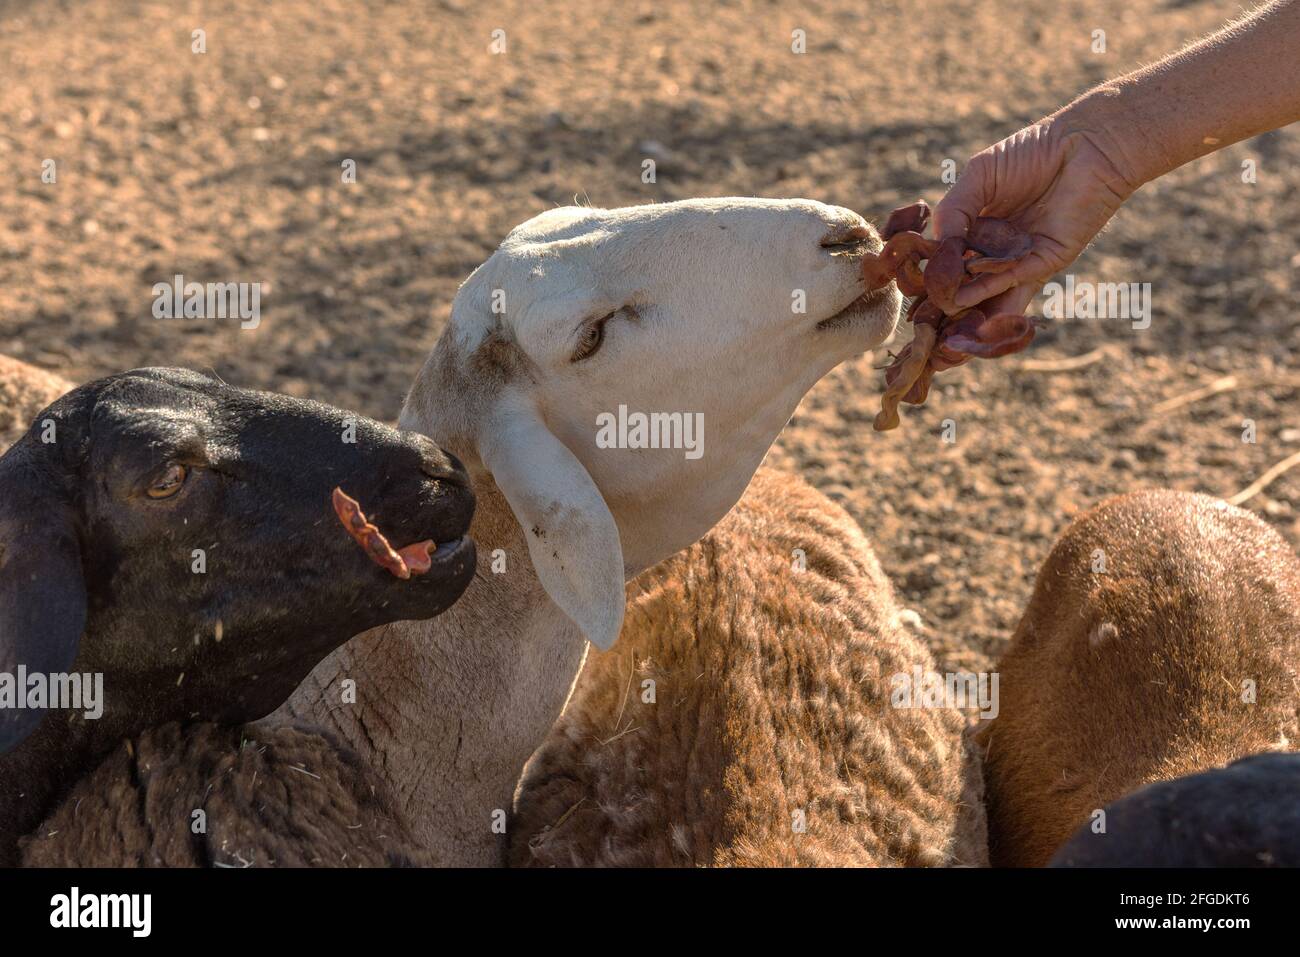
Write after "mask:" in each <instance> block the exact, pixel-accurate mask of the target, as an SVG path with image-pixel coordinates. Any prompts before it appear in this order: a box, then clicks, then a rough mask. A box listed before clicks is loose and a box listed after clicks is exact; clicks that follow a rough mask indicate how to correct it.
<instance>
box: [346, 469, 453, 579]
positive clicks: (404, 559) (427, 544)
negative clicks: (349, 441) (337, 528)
mask: <svg viewBox="0 0 1300 957" xmlns="http://www.w3.org/2000/svg"><path fill="white" fill-rule="evenodd" d="M332 501H333V505H334V514H335V515H337V516H338V519H339V522H340V523H342V525H343V527H344V529H346V530H347V533H348V534H349V535H351V536H352V538H353V540H354V541H355V542H356V543H357V544H358V545H360V546H361V550H362V551H363V552H365V553H366V555H367V556H368V557H369V558H370V560H371V561H372V562H374V563H375V564H376V565H378V566H379V567H380V568H382V569H384V570H385V571H387V572H389V573H391V574H392V575H393V576H394V577H396V578H401V579H403V580H405V579H408V578H410V577H411V576H412V575H424V574H426V573H427V572H428V571H429V570H430V569H432V568H433V567H434V566H435V565H442V564H444V563H446V562H447V561H449V560H450V559H452V558H454V557H455V556H456V555H459V554H461V553H462V552H463V551H464V550H465V549H466V548H468V547H469V546H470V540H469V538H468V537H467V536H465V535H462V536H460V537H459V538H457V539H454V540H453V541H450V542H441V543H439V542H435V541H434V540H433V539H431V538H426V539H425V540H424V541H420V542H413V543H412V544H410V545H406V546H403V547H402V548H394V547H393V546H392V545H391V544H389V541H388V539H387V538H385V537H384V533H383V532H381V531H380V530H379V529H378V528H377V527H375V525H374V524H372V523H371V522H370V520H369V519H367V518H366V514H365V512H363V511H361V505H360V504H359V503H358V502H357V500H356V499H354V498H352V497H351V496H350V495H348V494H347V493H346V492H344V491H343V489H341V488H336V489H334V494H333V496H332Z"/></svg>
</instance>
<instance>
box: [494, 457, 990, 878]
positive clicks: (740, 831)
mask: <svg viewBox="0 0 1300 957" xmlns="http://www.w3.org/2000/svg"><path fill="white" fill-rule="evenodd" d="M899 611H900V609H899V606H898V603H897V602H896V600H895V598H894V594H893V591H892V589H891V588H890V586H889V583H888V581H887V579H886V578H885V576H884V574H883V572H882V570H881V568H880V565H879V563H878V561H877V560H876V557H875V555H874V553H873V551H872V549H871V546H870V544H869V543H868V541H867V539H866V537H865V536H864V535H863V533H862V531H861V529H859V528H858V526H857V524H856V523H855V522H854V521H853V519H852V518H851V517H850V516H849V515H848V514H847V513H846V512H844V511H843V509H841V508H839V507H838V506H836V505H834V504H833V503H832V502H830V501H829V500H828V499H826V498H825V497H824V496H823V495H821V494H820V493H819V492H817V491H815V490H814V489H812V488H811V487H810V486H808V485H807V484H806V483H805V482H803V481H802V480H801V479H798V478H796V477H794V476H790V475H787V474H782V473H779V472H775V471H772V470H770V469H762V470H760V471H759V472H758V474H757V475H756V476H755V478H754V481H753V482H752V484H751V485H750V488H749V489H748V491H747V492H746V494H745V496H744V497H743V498H742V499H741V501H740V503H739V504H738V505H737V506H736V508H734V509H733V510H732V512H731V513H730V514H729V515H728V516H727V517H726V518H725V519H724V520H723V521H722V522H721V523H719V525H718V526H717V527H716V528H715V529H714V530H713V531H712V532H710V533H709V534H708V535H707V536H705V537H704V538H703V539H702V540H701V541H700V542H698V543H697V544H696V545H694V546H693V547H691V548H689V549H687V550H685V551H684V552H681V553H679V554H677V555H675V556H673V557H672V558H671V559H669V560H667V561H665V562H663V563H661V564H660V565H658V566H656V567H655V568H653V569H651V570H649V571H648V572H646V573H645V574H643V575H642V576H641V577H640V578H638V579H637V580H636V581H635V582H634V583H632V584H631V585H630V586H629V604H628V613H627V618H626V622H625V624H624V627H623V632H622V634H621V636H620V638H619V640H618V642H617V644H616V645H615V646H614V648H613V649H611V650H610V651H608V652H604V653H596V652H593V653H592V654H591V656H590V657H589V658H588V662H587V666H586V668H585V669H584V671H583V673H582V675H581V677H580V678H579V681H578V685H577V687H576V689H575V691H574V695H573V698H572V700H571V701H570V703H569V706H568V708H567V709H566V711H565V713H564V715H563V716H562V717H561V719H560V721H559V722H558V723H557V724H556V726H555V728H554V729H553V731H552V732H551V734H550V735H549V737H548V739H547V740H546V742H545V743H544V744H543V746H542V747H541V748H540V749H539V751H538V752H537V754H536V755H534V757H533V759H532V760H531V761H530V763H529V765H528V767H527V768H526V770H525V774H524V780H523V781H522V783H521V786H520V791H519V794H518V798H517V801H516V813H515V816H514V819H513V820H512V822H511V826H510V844H511V850H510V858H511V862H512V863H513V864H515V865H561V866H566V865H593V864H605V865H619V866H665V865H770V866H781V865H940V864H947V863H953V862H954V861H956V862H961V863H980V862H982V860H983V857H984V853H985V852H984V840H983V820H982V812H981V804H980V795H979V793H978V789H979V776H978V769H977V768H976V767H974V765H973V764H971V763H970V762H969V761H968V759H967V757H966V755H967V751H966V749H965V747H964V743H963V740H962V735H963V728H964V725H965V722H964V720H963V719H962V717H961V715H960V714H959V713H957V712H955V711H953V710H942V709H930V710H925V709H916V710H910V709H900V708H894V707H891V706H890V688H891V684H890V677H891V676H892V675H895V674H897V673H911V672H912V669H913V667H914V666H919V667H920V668H922V669H923V670H931V669H933V667H934V665H933V661H932V658H931V656H930V654H929V652H928V650H927V649H926V647H925V646H924V645H923V644H922V643H921V642H920V641H919V640H918V639H917V637H916V636H915V635H914V634H913V633H912V632H911V631H909V630H908V629H907V628H906V627H905V626H903V625H902V624H901V623H900V621H899ZM963 802H964V803H965V810H964V811H963ZM959 814H961V818H962V819H961V821H960V822H959V820H958V817H959Z"/></svg>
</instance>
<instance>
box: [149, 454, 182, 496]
mask: <svg viewBox="0 0 1300 957" xmlns="http://www.w3.org/2000/svg"><path fill="white" fill-rule="evenodd" d="M189 474H190V470H189V469H187V468H186V467H185V466H183V465H181V464H180V463H179V462H173V463H172V464H171V465H169V466H167V468H166V469H164V470H163V473H162V474H161V475H159V476H158V478H157V479H156V480H155V481H154V482H153V484H152V485H150V486H149V487H148V488H147V489H145V494H146V495H148V496H149V497H150V498H171V496H173V495H175V494H176V493H177V492H179V491H180V490H181V486H183V485H184V484H185V479H186V478H188V477H189Z"/></svg>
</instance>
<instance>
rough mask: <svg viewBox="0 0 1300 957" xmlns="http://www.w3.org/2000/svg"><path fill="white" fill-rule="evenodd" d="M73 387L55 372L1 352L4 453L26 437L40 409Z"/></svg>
mask: <svg viewBox="0 0 1300 957" xmlns="http://www.w3.org/2000/svg"><path fill="white" fill-rule="evenodd" d="M73 388H74V386H73V384H72V383H71V382H69V381H67V380H66V379H63V378H60V377H59V376H56V375H54V374H53V373H52V372H46V371H45V370H44V369H38V368H36V366H31V365H28V364H27V363H25V362H19V361H18V360H17V359H11V358H9V357H8V356H3V355H0V455H3V454H4V452H5V450H6V449H8V448H9V446H11V445H13V444H14V443H15V442H17V441H18V440H19V439H20V438H22V437H23V435H24V434H25V433H26V432H27V429H28V428H29V427H30V426H31V423H32V419H33V418H35V416H36V413H37V412H40V411H41V409H43V408H45V407H46V406H47V405H49V404H50V403H51V402H53V401H54V400H55V399H57V398H58V397H59V396H61V395H63V394H64V393H65V392H71V391H72V389H73Z"/></svg>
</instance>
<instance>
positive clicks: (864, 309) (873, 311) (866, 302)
mask: <svg viewBox="0 0 1300 957" xmlns="http://www.w3.org/2000/svg"><path fill="white" fill-rule="evenodd" d="M889 296H890V287H889V286H882V287H881V288H879V289H873V290H872V291H871V292H866V293H863V294H862V295H861V296H858V298H856V299H854V300H853V301H852V302H851V303H849V304H848V305H847V306H845V307H844V308H843V309H841V310H840V311H839V312H837V313H835V315H833V316H828V317H827V318H825V319H823V320H822V321H821V322H819V323H817V328H818V329H847V328H848V327H850V326H853V325H856V324H857V323H859V322H861V321H862V320H863V319H865V318H866V317H868V316H875V315H877V314H878V313H879V311H880V308H881V306H883V305H884V304H885V302H886V300H888V299H889Z"/></svg>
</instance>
